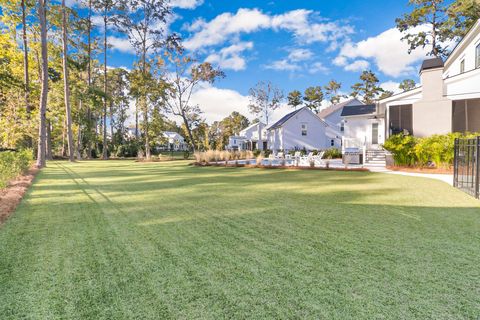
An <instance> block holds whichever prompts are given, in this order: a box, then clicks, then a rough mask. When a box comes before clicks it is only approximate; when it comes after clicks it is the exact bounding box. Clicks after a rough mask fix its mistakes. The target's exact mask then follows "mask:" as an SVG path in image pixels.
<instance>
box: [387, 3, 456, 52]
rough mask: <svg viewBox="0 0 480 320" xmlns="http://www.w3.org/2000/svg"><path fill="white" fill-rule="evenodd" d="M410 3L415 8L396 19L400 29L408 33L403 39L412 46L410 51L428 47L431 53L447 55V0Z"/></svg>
mask: <svg viewBox="0 0 480 320" xmlns="http://www.w3.org/2000/svg"><path fill="white" fill-rule="evenodd" d="M409 4H410V5H412V6H414V8H413V10H412V11H411V12H410V13H407V14H405V15H403V17H401V18H397V19H396V20H395V22H396V24H397V28H398V30H400V31H401V32H405V33H406V34H405V36H404V37H403V38H402V40H407V42H408V45H409V46H410V47H409V50H408V53H411V52H412V51H413V50H415V49H416V48H418V47H422V48H425V47H428V48H429V51H428V54H429V55H432V56H435V57H446V56H447V55H448V48H447V47H446V46H445V45H444V44H443V43H442V41H445V40H446V39H448V37H449V31H448V28H447V26H448V24H447V22H448V15H447V14H446V13H447V9H448V6H447V5H446V4H445V0H409ZM424 26H427V27H426V28H428V29H427V30H425V29H424Z"/></svg>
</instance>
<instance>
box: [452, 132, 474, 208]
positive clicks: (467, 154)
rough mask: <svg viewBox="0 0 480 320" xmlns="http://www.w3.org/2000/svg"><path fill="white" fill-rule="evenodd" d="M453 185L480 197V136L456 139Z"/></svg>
mask: <svg viewBox="0 0 480 320" xmlns="http://www.w3.org/2000/svg"><path fill="white" fill-rule="evenodd" d="M454 156H455V158H454V172H453V186H454V187H456V188H458V189H460V190H462V191H464V192H466V193H468V194H470V195H472V196H474V197H475V198H477V199H478V198H479V197H480V190H479V187H480V181H479V180H480V179H479V178H480V170H479V169H480V162H479V158H480V137H477V138H474V139H455V155H454Z"/></svg>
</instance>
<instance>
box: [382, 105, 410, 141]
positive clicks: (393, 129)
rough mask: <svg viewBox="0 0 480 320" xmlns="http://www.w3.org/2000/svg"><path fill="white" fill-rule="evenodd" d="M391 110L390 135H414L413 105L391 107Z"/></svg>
mask: <svg viewBox="0 0 480 320" xmlns="http://www.w3.org/2000/svg"><path fill="white" fill-rule="evenodd" d="M389 110H390V111H389V114H388V115H389V120H390V134H398V133H402V132H405V131H406V132H408V133H409V134H413V119H412V105H411V104H406V105H400V106H391V107H390V108H389Z"/></svg>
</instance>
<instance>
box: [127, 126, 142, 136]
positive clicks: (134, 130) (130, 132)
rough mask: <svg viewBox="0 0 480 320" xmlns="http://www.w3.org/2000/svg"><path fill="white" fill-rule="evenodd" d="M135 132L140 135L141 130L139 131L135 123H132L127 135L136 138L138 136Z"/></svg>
mask: <svg viewBox="0 0 480 320" xmlns="http://www.w3.org/2000/svg"><path fill="white" fill-rule="evenodd" d="M135 133H137V134H138V136H140V135H141V133H140V130H138V131H137V130H136V128H135V125H130V126H128V127H127V136H128V137H129V138H135V137H136V136H137V135H136V134H135Z"/></svg>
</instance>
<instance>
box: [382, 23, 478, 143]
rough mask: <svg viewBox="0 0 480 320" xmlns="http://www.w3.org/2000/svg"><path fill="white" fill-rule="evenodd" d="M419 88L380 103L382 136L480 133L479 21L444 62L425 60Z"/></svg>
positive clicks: (421, 70)
mask: <svg viewBox="0 0 480 320" xmlns="http://www.w3.org/2000/svg"><path fill="white" fill-rule="evenodd" d="M420 79H421V86H419V87H418V88H415V89H413V90H410V91H406V92H402V93H399V94H396V95H393V96H392V97H389V98H386V99H383V100H381V101H380V103H379V105H378V109H379V110H380V111H381V112H382V113H383V114H384V116H385V119H386V122H385V123H386V130H385V135H386V136H387V137H388V136H390V135H392V134H396V133H399V132H405V133H409V134H412V135H415V136H419V137H422V136H429V135H433V134H445V133H449V132H466V131H469V132H480V20H479V21H477V22H476V24H475V25H474V26H473V28H472V29H471V30H470V31H469V32H468V33H467V35H466V36H465V37H464V38H463V39H462V40H461V41H460V42H459V43H458V44H457V46H456V47H455V48H454V50H453V51H452V53H451V54H450V55H449V57H448V58H447V59H446V61H445V62H444V61H443V60H442V59H440V58H434V59H429V60H425V61H424V62H423V64H422V67H421V69H420Z"/></svg>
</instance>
